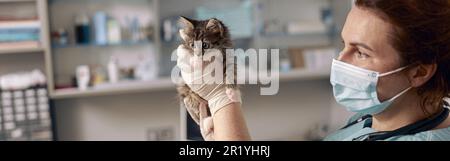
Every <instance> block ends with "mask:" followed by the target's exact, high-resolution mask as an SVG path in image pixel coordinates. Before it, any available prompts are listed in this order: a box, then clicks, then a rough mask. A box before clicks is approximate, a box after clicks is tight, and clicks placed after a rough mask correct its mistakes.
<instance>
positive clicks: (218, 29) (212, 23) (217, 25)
mask: <svg viewBox="0 0 450 161" xmlns="http://www.w3.org/2000/svg"><path fill="white" fill-rule="evenodd" d="M206 30H208V31H211V32H213V33H220V35H223V26H222V23H221V22H220V21H219V20H217V19H215V18H212V19H210V20H209V21H208V24H206Z"/></svg>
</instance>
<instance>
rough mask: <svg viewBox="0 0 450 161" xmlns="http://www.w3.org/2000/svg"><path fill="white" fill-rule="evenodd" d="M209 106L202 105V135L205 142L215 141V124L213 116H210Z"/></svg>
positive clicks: (200, 108)
mask: <svg viewBox="0 0 450 161" xmlns="http://www.w3.org/2000/svg"><path fill="white" fill-rule="evenodd" d="M207 108H208V106H207V105H206V104H204V103H200V107H199V110H200V133H201V134H202V137H203V139H204V140H205V141H214V140H215V139H214V123H213V119H212V117H211V116H208V111H207Z"/></svg>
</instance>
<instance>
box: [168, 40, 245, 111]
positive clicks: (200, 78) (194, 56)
mask: <svg viewBox="0 0 450 161" xmlns="http://www.w3.org/2000/svg"><path fill="white" fill-rule="evenodd" d="M194 52H198V51H194ZM194 52H192V51H191V50H189V49H187V48H186V47H185V46H184V45H180V46H178V49H177V56H178V59H177V66H178V67H179V68H180V70H181V76H182V78H183V80H184V81H185V83H186V84H187V85H188V86H189V87H190V89H191V90H192V91H193V92H195V93H197V94H198V95H199V96H200V97H202V98H203V99H205V100H206V101H208V107H209V109H210V111H211V114H212V116H214V115H215V113H216V112H217V111H219V110H220V109H221V108H223V107H225V106H226V105H228V104H230V103H234V102H238V103H241V102H242V100H241V95H240V91H239V90H236V89H231V88H227V87H226V85H225V82H223V80H224V79H222V80H220V81H221V82H219V83H217V80H215V79H214V77H212V76H211V73H212V72H213V70H211V69H214V67H215V65H218V66H220V68H222V69H223V64H222V60H223V59H222V54H221V52H220V51H219V50H208V51H206V52H205V54H204V55H205V56H206V55H214V56H216V60H218V61H209V62H208V61H203V59H202V56H201V54H199V53H194ZM200 52H201V51H200ZM218 58H220V59H222V60H220V59H218ZM222 75H223V74H222Z"/></svg>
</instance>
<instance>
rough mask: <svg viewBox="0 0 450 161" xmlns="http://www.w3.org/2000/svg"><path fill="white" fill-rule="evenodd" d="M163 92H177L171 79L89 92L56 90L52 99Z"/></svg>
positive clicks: (131, 83)
mask: <svg viewBox="0 0 450 161" xmlns="http://www.w3.org/2000/svg"><path fill="white" fill-rule="evenodd" d="M163 90H175V85H174V84H173V83H172V80H171V79H170V78H166V79H158V80H151V81H129V82H119V83H114V84H104V85H101V86H96V87H93V88H89V89H87V90H79V89H77V88H69V89H59V90H56V91H55V92H54V93H53V94H52V95H51V97H52V98H53V99H66V98H81V97H91V96H105V95H115V94H130V93H138V92H156V91H163Z"/></svg>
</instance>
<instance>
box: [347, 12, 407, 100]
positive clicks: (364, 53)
mask: <svg viewBox="0 0 450 161" xmlns="http://www.w3.org/2000/svg"><path fill="white" fill-rule="evenodd" d="M392 30H393V26H392V25H391V24H389V23H387V22H386V21H384V20H382V19H381V18H380V17H379V16H377V15H376V14H375V13H374V12H372V11H369V10H365V9H361V8H359V7H353V8H352V10H351V11H350V13H349V14H348V16H347V20H346V22H345V25H344V28H343V30H342V33H341V34H342V39H343V43H344V45H345V47H344V49H343V50H342V52H341V53H340V55H339V58H338V60H340V61H343V62H346V63H349V64H353V65H355V66H358V67H361V68H365V69H369V70H373V71H377V72H380V73H386V72H389V71H392V70H395V69H398V68H400V67H402V65H403V64H402V62H401V57H400V54H399V53H398V52H397V51H396V50H395V49H394V47H393V46H392V44H391V40H390V39H389V36H392ZM377 86H378V87H377V93H378V98H379V100H380V101H385V100H387V99H390V98H392V97H394V96H395V95H397V94H398V93H400V92H401V91H403V90H404V89H406V88H408V87H409V81H408V79H407V77H406V75H405V74H404V72H399V73H396V74H392V75H388V76H385V77H381V78H380V79H379V82H378V85H377Z"/></svg>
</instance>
